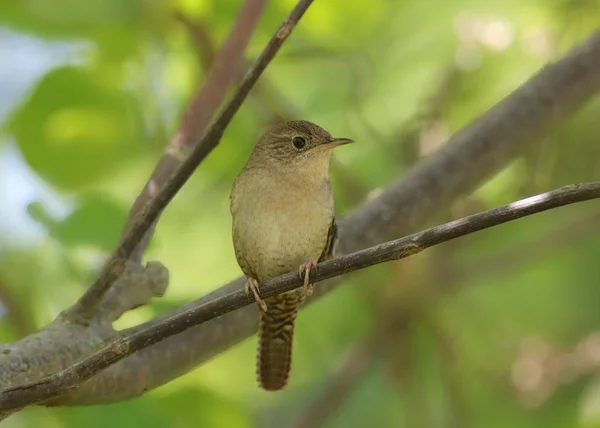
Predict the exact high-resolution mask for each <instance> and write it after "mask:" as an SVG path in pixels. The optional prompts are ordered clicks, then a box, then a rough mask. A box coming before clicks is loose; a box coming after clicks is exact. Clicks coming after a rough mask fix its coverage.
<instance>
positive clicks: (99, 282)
mask: <svg viewBox="0 0 600 428" xmlns="http://www.w3.org/2000/svg"><path fill="white" fill-rule="evenodd" d="M311 3H312V0H299V1H298V3H297V4H296V6H295V7H294V9H293V10H292V11H291V12H290V14H289V16H288V17H287V19H286V20H285V21H284V22H283V24H281V26H280V27H279V29H278V30H277V32H276V33H275V35H274V36H273V37H272V38H271V40H270V41H269V43H268V44H267V46H266V47H265V48H264V49H263V51H262V52H261V54H260V55H259V57H258V58H257V59H256V61H255V62H254V64H253V65H252V67H251V68H250V69H249V70H248V72H247V73H246V75H245V76H244V78H243V79H242V82H241V84H240V85H239V86H238V88H237V90H236V92H235V93H234V95H233V96H232V98H231V99H230V100H229V102H228V103H227V104H226V106H225V108H224V109H223V110H222V112H221V113H220V114H219V116H218V117H217V119H216V120H215V121H214V122H213V123H212V125H211V126H210V127H209V128H208V129H207V130H206V132H203V131H204V125H205V124H206V123H208V120H209V119H210V113H212V111H210V109H205V106H204V105H203V103H208V102H209V101H212V100H213V99H215V100H216V99H217V98H218V97H213V96H212V95H213V94H210V91H206V92H203V91H201V92H200V93H198V94H197V96H196V97H195V98H194V99H192V102H191V104H190V107H189V108H188V110H187V111H186V114H185V115H184V118H183V120H182V128H181V131H180V132H178V133H177V135H176V136H175V139H174V142H173V143H172V144H171V145H170V147H169V148H168V150H170V149H171V146H172V147H173V148H177V149H180V148H181V147H187V146H191V150H190V152H189V153H188V154H185V158H183V160H181V162H180V163H177V166H176V168H175V170H174V171H173V172H172V174H171V175H170V177H169V179H168V180H167V181H166V182H165V183H164V184H163V186H162V187H161V188H160V190H158V191H157V192H156V194H155V195H153V196H152V197H151V198H150V199H149V200H148V201H147V202H145V203H144V204H143V205H142V206H143V209H141V210H140V211H139V214H138V215H136V216H135V218H134V219H133V220H131V221H130V224H129V225H128V227H127V229H126V233H125V235H124V236H123V237H122V239H121V242H120V243H119V245H118V247H117V249H116V250H115V251H114V253H113V254H112V256H111V257H110V258H109V260H108V261H107V262H106V264H105V266H104V268H103V269H102V271H101V273H100V274H99V276H98V278H97V279H96V281H95V282H94V283H93V284H92V285H91V287H90V288H89V289H88V290H87V291H86V292H85V293H84V295H83V296H82V297H81V298H80V299H79V300H78V301H77V303H76V304H75V305H73V307H72V308H71V309H69V311H68V312H67V314H66V316H67V317H68V318H69V319H70V320H71V321H73V322H80V323H83V324H85V323H87V322H88V320H89V319H90V317H91V316H92V315H93V312H94V311H95V309H96V308H97V306H98V304H99V303H100V301H101V300H102V298H103V297H104V295H105V294H106V292H107V291H108V290H109V289H110V287H111V286H112V285H113V284H114V282H115V281H116V280H117V279H118V278H119V276H120V275H121V274H122V273H123V270H124V263H123V262H124V261H126V260H129V259H130V258H131V257H132V256H133V255H134V252H136V249H137V248H138V246H139V244H140V242H142V241H143V240H144V239H145V237H146V236H147V234H148V232H149V230H151V229H152V227H153V225H154V223H155V222H156V221H157V220H158V217H159V216H160V214H161V212H162V211H163V210H164V208H165V207H166V206H167V205H168V204H169V202H171V199H173V197H174V196H175V194H176V193H177V192H178V191H179V190H180V189H181V187H183V185H184V184H185V183H186V181H187V180H188V178H189V177H190V176H191V175H192V173H193V172H194V170H195V169H196V167H197V166H198V165H199V164H200V163H201V162H202V160H204V158H206V156H208V154H209V153H210V152H211V151H212V150H213V149H214V148H215V147H216V146H217V144H219V141H220V139H221V137H222V135H223V132H224V131H225V129H226V128H227V126H228V125H229V122H230V121H231V119H233V116H234V115H235V113H237V111H238V109H239V108H240V107H241V105H242V103H243V102H244V100H245V99H246V96H247V95H248V93H249V92H250V89H252V87H253V86H254V84H255V83H256V81H257V80H258V78H259V77H260V75H261V74H262V72H263V71H264V70H265V69H266V67H267V66H268V65H269V63H270V62H271V60H272V59H273V58H274V57H275V55H276V54H277V52H278V51H279V48H280V47H281V46H282V45H283V42H284V41H285V40H286V39H287V38H288V36H289V35H290V34H291V32H292V30H293V29H294V27H295V25H296V23H297V22H298V21H299V20H300V18H302V15H304V12H306V10H307V9H308V7H309V6H310V5H311ZM246 5H248V6H247V7H244V9H243V10H242V13H241V14H240V21H239V22H241V18H244V17H245V15H246V14H247V15H248V17H249V19H248V21H249V22H250V23H251V24H252V25H248V26H242V24H240V27H239V28H242V29H243V30H244V31H242V33H243V34H245V35H247V36H248V37H247V38H246V42H247V39H248V38H249V35H250V34H251V32H252V30H253V28H254V25H255V24H256V22H257V18H258V16H259V13H258V14H257V13H256V12H260V11H261V10H262V7H263V6H264V0H261V1H257V0H254V1H252V0H247V3H246ZM253 13H254V15H253ZM232 40H233V41H232V42H231V45H230V46H234V48H238V49H234V48H232V49H231V51H232V52H231V56H232V57H233V58H237V61H238V62H239V60H240V57H241V54H240V53H239V51H240V50H243V49H239V48H243V47H244V46H245V42H242V43H241V44H240V43H239V42H238V41H237V40H234V38H233V39H232ZM224 52H225V54H228V52H227V51H224ZM225 54H224V56H227V55H225ZM236 54H237V57H235V56H234V55H236ZM224 62H225V59H224V60H223V63H224ZM227 62H228V63H230V62H231V61H227ZM234 62H235V61H234ZM223 63H221V62H220V61H216V62H215V63H214V64H213V68H212V70H215V71H214V74H212V73H211V77H214V79H215V83H219V84H216V85H215V86H216V87H222V86H223V85H222V84H221V83H228V82H229V81H231V80H232V79H233V77H235V73H236V71H237V69H238V68H237V67H235V66H234V67H233V68H232V70H223V69H222V67H223V65H224V64H223ZM223 73H225V74H224V75H225V76H227V77H226V78H225V79H223V81H222V82H220V80H221V78H220V77H219V75H220V74H223ZM228 73H230V75H229V74H228ZM207 88H208V87H207ZM211 107H212V106H211ZM215 108H216V107H215ZM196 122H198V123H199V124H198V123H196ZM188 128H189V129H188ZM184 131H186V132H184ZM188 132H189V133H188ZM198 134H201V135H202V138H200V141H199V142H198V143H195V144H193V143H194V141H195V139H196V138H197V135H198ZM191 144H193V145H191ZM176 156H182V153H181V152H180V151H177V153H176ZM151 183H152V180H151V181H150V184H151ZM147 187H148V188H149V189H152V186H147ZM145 194H146V192H142V196H141V200H142V202H144V201H145V199H147V198H146V197H145V196H144V195H145ZM141 204H142V203H141V202H140V203H139V204H137V202H136V204H134V210H136V205H141Z"/></svg>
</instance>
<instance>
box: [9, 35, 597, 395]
mask: <svg viewBox="0 0 600 428" xmlns="http://www.w3.org/2000/svg"><path fill="white" fill-rule="evenodd" d="M599 91H600V32H596V33H594V34H593V35H592V36H591V37H590V38H589V39H588V40H587V41H585V42H583V43H582V44H580V45H579V46H577V47H575V48H574V49H572V50H571V52H570V53H569V54H568V55H566V56H565V57H564V58H562V59H561V60H560V61H558V62H557V63H555V64H552V65H549V66H547V67H545V68H544V69H542V70H541V71H540V72H539V73H538V74H536V75H535V76H533V77H532V78H531V79H529V81H527V82H526V83H524V84H523V85H522V86H521V87H520V88H518V89H517V90H516V91H515V92H513V93H512V94H511V95H509V96H508V97H507V98H505V99H504V100H503V101H501V102H500V103H499V104H498V105H497V106H496V107H494V108H492V109H491V110H490V111H488V112H487V113H485V114H483V115H482V116H481V117H480V118H478V119H477V120H475V121H474V122H473V123H472V124H471V125H470V126H469V127H467V128H466V129H465V130H463V131H461V132H459V133H458V134H456V135H455V136H453V137H452V138H451V139H450V141H449V142H448V144H447V145H446V147H444V148H443V149H442V150H440V151H439V152H436V153H435V154H433V155H431V156H430V157H429V158H428V159H426V160H425V161H424V162H421V163H419V164H418V165H417V166H416V167H415V168H414V169H413V170H412V171H411V172H410V173H408V174H407V175H406V176H405V177H403V178H402V179H399V180H397V181H396V182H394V183H392V184H391V185H390V186H388V187H387V188H386V189H385V190H384V191H383V192H382V193H380V194H379V195H378V196H376V197H374V198H372V199H371V200H370V201H367V202H366V203H365V204H363V205H362V206H359V207H358V208H357V209H356V210H354V211H353V212H352V213H351V214H350V215H349V216H347V217H346V218H344V219H342V221H341V222H340V229H341V233H340V248H341V249H342V250H343V252H349V251H355V250H357V249H360V248H364V247H367V246H371V245H374V244H376V243H378V242H381V241H383V240H389V239H394V238H396V237H398V236H400V235H401V234H403V233H406V232H409V231H412V230H415V228H416V227H417V226H419V225H423V224H424V223H425V222H426V221H428V220H429V219H430V218H431V217H432V216H433V215H435V214H437V213H439V212H440V211H442V210H443V209H444V208H445V207H447V206H448V205H449V203H450V202H451V201H452V200H454V199H456V198H457V197H458V196H460V195H462V194H465V193H468V192H470V191H472V190H474V189H476V188H477V187H478V186H479V185H481V184H482V183H483V182H485V180H486V179H487V178H488V177H489V176H491V175H493V174H495V173H496V172H498V171H499V170H501V169H502V168H503V167H504V166H505V165H506V164H507V163H508V162H510V161H511V160H512V159H514V157H515V156H517V155H518V154H519V153H520V152H521V151H523V150H525V149H526V148H527V147H529V145H530V144H534V143H539V141H540V140H539V138H537V137H538V136H540V135H543V134H545V133H548V132H549V131H550V130H551V129H552V128H553V127H554V126H556V125H557V124H558V123H560V122H561V121H562V120H564V119H565V118H566V117H568V116H569V115H570V114H571V113H573V112H574V111H576V110H577V109H578V108H580V107H581V106H582V105H584V104H585V103H586V102H588V101H590V100H591V99H593V98H594V97H595V96H596V95H597V94H598V92H599ZM363 228H364V230H365V231H368V232H369V233H368V234H365V233H363ZM337 283H338V282H337V281H326V282H324V283H323V284H321V285H320V286H318V287H316V288H315V293H314V296H315V295H316V296H318V295H323V294H325V293H326V292H328V291H330V290H331V289H333V288H334V287H335V286H336V285H337ZM242 286H243V281H242V279H241V278H238V279H237V280H235V281H232V282H231V283H229V284H227V285H225V286H223V287H221V288H219V289H218V290H215V291H214V292H212V293H210V294H208V295H207V296H204V297H203V298H201V299H199V300H198V301H196V302H191V303H190V304H187V305H185V306H183V307H181V308H179V309H176V310H174V311H172V312H171V313H169V314H165V315H164V316H161V317H158V318H156V319H155V320H154V321H153V323H159V322H161V321H162V320H164V319H167V318H169V317H172V316H173V315H174V314H176V313H179V312H182V311H185V310H187V309H189V308H191V307H194V306H197V305H199V304H202V303H206V302H208V301H211V300H213V299H215V298H216V297H219V296H224V295H226V294H227V293H229V292H231V291H234V290H239V289H240V288H241V287H242ZM311 301H312V300H311ZM309 303H310V301H309ZM257 327H258V323H257V312H256V308H255V306H254V305H251V306H248V307H245V308H243V309H241V310H237V311H234V312H231V313H229V314H227V315H223V316H221V317H219V318H216V319H214V320H211V321H209V322H206V323H204V324H202V325H199V326H197V327H194V328H192V329H189V330H187V331H186V332H185V333H182V334H178V335H176V336H173V337H170V338H168V339H166V340H164V341H163V342H161V343H160V344H158V345H155V346H151V347H149V348H146V349H145V350H143V351H140V352H138V353H136V354H134V355H133V356H131V357H129V358H126V359H124V360H122V361H121V362H120V363H118V364H116V365H114V366H112V367H110V368H109V369H107V370H104V371H102V372H100V373H99V374H98V375H97V376H95V377H94V378H92V379H91V380H90V381H88V382H87V383H85V384H84V385H82V386H81V387H80V388H79V389H77V390H75V391H73V392H72V393H69V394H67V395H65V396H63V397H60V398H59V399H56V400H53V401H52V402H50V403H49V404H54V405H77V404H98V403H109V402H115V401H121V400H125V399H128V398H131V397H135V396H138V395H141V394H143V393H144V392H145V391H147V390H149V389H152V388H155V387H157V386H159V385H162V384H164V383H166V382H168V381H170V380H172V379H174V378H176V377H178V376H181V375H183V374H185V373H187V372H188V371H189V370H191V369H192V368H194V367H196V366H197V365H199V364H201V363H202V362H204V361H206V360H208V359H210V358H212V357H214V356H215V355H217V354H219V353H220V352H223V351H225V350H226V349H228V348H229V347H231V346H233V345H235V344H237V343H239V342H240V341H242V340H244V339H246V338H247V337H249V336H250V335H252V334H254V333H255V332H256V330H257ZM140 328H145V326H144V327H140ZM134 330H136V329H134ZM190 343H193V344H197V345H195V346H190ZM80 352H85V350H84V351H80ZM85 355H86V354H85V353H80V354H79V358H76V357H75V358H72V359H71V361H78V360H80V359H81V358H82V357H83V356H85ZM1 357H2V356H0V362H1V361H6V359H2V358H1ZM10 361H12V360H9V361H8V362H7V363H10ZM46 373H51V371H46ZM30 379H31V378H30ZM13 384H14V383H13Z"/></svg>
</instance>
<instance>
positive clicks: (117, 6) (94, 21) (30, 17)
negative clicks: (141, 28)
mask: <svg viewBox="0 0 600 428" xmlns="http://www.w3.org/2000/svg"><path fill="white" fill-rule="evenodd" d="M145 3H146V2H145V1H144V0H127V1H122V0H87V1H78V0H53V1H51V2H49V1H46V0H3V1H2V2H0V22H4V23H6V24H8V25H11V26H13V27H15V28H18V29H20V30H23V31H27V32H32V33H34V34H37V35H43V36H47V37H56V36H59V37H64V36H85V35H86V34H90V33H92V32H93V31H95V30H97V29H104V28H107V27H119V26H123V27H126V26H131V25H133V24H135V23H136V21H138V20H139V17H140V16H141V15H142V12H143V6H144V4H145Z"/></svg>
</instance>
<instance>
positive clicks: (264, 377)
mask: <svg viewBox="0 0 600 428" xmlns="http://www.w3.org/2000/svg"><path fill="white" fill-rule="evenodd" d="M303 300H304V298H303V296H301V295H299V294H298V293H297V292H295V291H292V292H288V293H283V294H280V295H278V296H274V297H271V298H268V299H265V303H266V304H267V308H268V310H267V312H263V311H259V312H260V325H259V342H258V358H257V369H256V370H257V377H258V383H259V385H260V386H261V387H262V388H263V389H265V390H267V391H278V390H281V389H283V388H284V387H285V386H286V384H287V382H288V378H289V375H290V369H291V366H292V342H293V338H294V323H295V321H296V316H297V315H298V309H299V308H300V305H301V304H302V301H303Z"/></svg>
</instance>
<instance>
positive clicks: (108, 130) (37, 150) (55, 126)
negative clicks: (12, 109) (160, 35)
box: [8, 67, 142, 189]
mask: <svg viewBox="0 0 600 428" xmlns="http://www.w3.org/2000/svg"><path fill="white" fill-rule="evenodd" d="M99 80H100V79H99V76H95V75H94V74H93V73H91V72H90V71H88V70H85V69H83V68H78V67H63V68H59V69H56V70H52V71H50V72H49V73H48V74H47V75H46V76H45V77H44V78H43V79H42V81H41V82H40V83H39V84H38V86H37V87H36V88H35V90H34V91H33V94H32V95H31V97H30V98H29V99H28V100H27V101H26V102H25V104H24V105H23V106H22V107H21V108H20V109H19V110H18V111H17V112H16V113H15V115H14V116H13V118H12V119H11V121H10V123H9V125H8V127H9V130H10V131H12V133H13V135H14V137H15V139H16V140H17V142H18V144H19V147H20V148H21V151H22V152H23V155H24V157H25V159H26V160H27V162H29V164H30V165H31V167H32V168H33V169H34V170H35V171H36V172H37V173H38V174H39V175H40V176H41V177H43V178H45V179H46V180H48V181H49V182H50V183H52V184H55V185H58V186H62V187H65V188H68V189H77V188H80V187H81V186H86V185H88V184H89V183H90V182H91V181H93V180H97V179H99V178H101V177H102V176H104V175H106V174H109V173H110V171H111V169H112V168H114V167H116V166H118V164H120V163H122V162H125V161H126V160H127V159H128V158H129V157H130V156H132V155H134V154H136V153H137V152H138V150H139V149H140V140H141V138H142V137H141V134H140V129H139V124H140V113H139V106H138V105H137V104H136V103H135V101H134V99H133V97H132V96H130V95H129V94H127V93H126V92H124V91H121V90H118V89H116V88H114V87H110V86H105V85H103V84H101V82H100V81H99Z"/></svg>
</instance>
